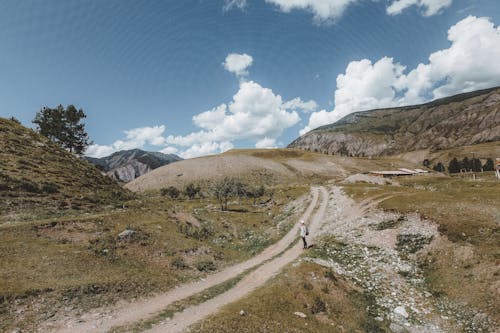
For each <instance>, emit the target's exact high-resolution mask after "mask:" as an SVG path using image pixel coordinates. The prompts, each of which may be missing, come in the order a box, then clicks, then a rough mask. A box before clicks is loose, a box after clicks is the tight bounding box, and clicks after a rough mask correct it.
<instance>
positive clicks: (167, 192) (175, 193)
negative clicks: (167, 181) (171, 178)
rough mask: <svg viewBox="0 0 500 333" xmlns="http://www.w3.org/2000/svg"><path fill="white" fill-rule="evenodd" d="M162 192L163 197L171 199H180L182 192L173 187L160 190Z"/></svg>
mask: <svg viewBox="0 0 500 333" xmlns="http://www.w3.org/2000/svg"><path fill="white" fill-rule="evenodd" d="M160 192H161V195H163V196H169V197H170V199H177V198H178V197H179V194H180V191H179V190H178V189H177V188H175V187H173V186H169V187H166V188H162V189H161V190H160Z"/></svg>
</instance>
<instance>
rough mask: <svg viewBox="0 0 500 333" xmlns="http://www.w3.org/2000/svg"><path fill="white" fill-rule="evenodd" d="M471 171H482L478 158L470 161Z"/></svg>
mask: <svg viewBox="0 0 500 333" xmlns="http://www.w3.org/2000/svg"><path fill="white" fill-rule="evenodd" d="M470 163H471V169H472V171H474V172H480V171H481V169H482V167H483V166H482V164H481V160H480V159H479V158H473V159H472V160H471V161H470Z"/></svg>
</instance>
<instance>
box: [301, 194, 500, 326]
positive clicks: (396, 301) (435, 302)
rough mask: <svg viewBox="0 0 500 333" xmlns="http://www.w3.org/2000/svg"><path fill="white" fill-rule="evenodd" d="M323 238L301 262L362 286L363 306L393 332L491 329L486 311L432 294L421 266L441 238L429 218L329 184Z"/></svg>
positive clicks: (490, 321)
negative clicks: (356, 197)
mask: <svg viewBox="0 0 500 333" xmlns="http://www.w3.org/2000/svg"><path fill="white" fill-rule="evenodd" d="M330 192H331V195H330V198H331V199H330V204H329V207H328V210H327V213H326V214H325V216H326V219H327V221H325V223H324V224H323V226H324V227H323V229H322V233H324V234H325V235H326V236H325V237H324V238H323V240H322V242H321V243H320V244H318V246H317V247H316V248H315V249H314V251H312V252H311V256H309V257H308V258H306V260H309V261H313V262H315V263H317V264H320V265H322V266H327V267H331V268H333V269H334V270H335V271H336V272H337V273H338V274H341V275H343V276H346V277H348V278H349V279H351V280H352V281H353V282H354V283H355V284H356V285H358V286H359V287H361V288H363V290H364V291H365V293H366V296H367V297H368V299H369V300H370V305H369V309H367V310H368V311H369V313H370V315H372V316H373V317H374V318H375V319H376V320H377V321H379V322H381V323H383V324H385V325H386V326H387V327H388V328H389V329H390V330H391V331H393V332H415V333H417V332H458V331H463V332H495V331H496V328H495V327H496V326H495V323H494V322H492V320H491V319H489V318H488V316H487V315H485V314H483V313H480V312H479V311H476V310H474V309H473V308H471V307H470V306H468V305H465V304H455V303H453V302H451V301H450V300H448V299H446V297H444V296H442V295H435V294H433V293H432V292H431V290H430V288H429V287H428V286H427V284H426V280H425V277H424V275H423V271H422V269H421V265H419V263H420V264H421V263H422V262H424V261H425V260H426V253H427V251H429V249H430V248H431V247H432V244H434V243H435V242H445V241H447V240H443V239H442V237H441V236H440V235H439V232H438V231H437V227H436V225H435V224H433V223H432V222H431V221H426V220H422V219H421V218H420V217H419V216H418V215H416V214H415V215H410V216H402V215H398V214H394V213H386V212H382V211H380V210H378V209H376V208H375V205H376V201H366V202H361V203H356V202H354V201H353V200H351V199H350V198H349V197H348V196H347V195H345V194H344V193H343V192H342V189H341V188H339V187H332V188H331V190H330Z"/></svg>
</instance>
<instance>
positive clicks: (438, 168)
mask: <svg viewBox="0 0 500 333" xmlns="http://www.w3.org/2000/svg"><path fill="white" fill-rule="evenodd" d="M432 169H433V170H434V171H437V172H445V171H446V170H445V168H444V165H443V163H441V162H438V164H436V165H435V166H434V167H433V168H432Z"/></svg>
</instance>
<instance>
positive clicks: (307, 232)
mask: <svg viewBox="0 0 500 333" xmlns="http://www.w3.org/2000/svg"><path fill="white" fill-rule="evenodd" d="M306 236H309V229H308V228H307V227H306Z"/></svg>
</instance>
